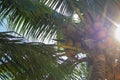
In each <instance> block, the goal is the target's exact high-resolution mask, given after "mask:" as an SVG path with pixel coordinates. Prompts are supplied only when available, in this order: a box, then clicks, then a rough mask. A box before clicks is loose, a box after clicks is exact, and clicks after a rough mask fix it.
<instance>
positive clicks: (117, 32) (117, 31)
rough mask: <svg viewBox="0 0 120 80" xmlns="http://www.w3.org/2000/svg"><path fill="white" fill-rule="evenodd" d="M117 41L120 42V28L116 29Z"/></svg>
mask: <svg viewBox="0 0 120 80" xmlns="http://www.w3.org/2000/svg"><path fill="white" fill-rule="evenodd" d="M115 39H116V40H117V41H119V42H120V27H117V28H116V29H115Z"/></svg>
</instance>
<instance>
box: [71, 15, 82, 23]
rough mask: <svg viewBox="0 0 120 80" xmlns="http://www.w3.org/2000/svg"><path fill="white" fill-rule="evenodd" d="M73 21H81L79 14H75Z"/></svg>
mask: <svg viewBox="0 0 120 80" xmlns="http://www.w3.org/2000/svg"><path fill="white" fill-rule="evenodd" d="M73 21H74V22H75V23H80V21H81V20H80V18H79V16H78V14H76V13H74V14H73Z"/></svg>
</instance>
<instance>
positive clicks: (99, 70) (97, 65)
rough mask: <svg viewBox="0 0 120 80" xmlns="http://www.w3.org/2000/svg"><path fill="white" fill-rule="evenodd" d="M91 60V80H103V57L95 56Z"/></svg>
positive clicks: (100, 55) (101, 55)
mask: <svg viewBox="0 0 120 80" xmlns="http://www.w3.org/2000/svg"><path fill="white" fill-rule="evenodd" d="M93 59H94V61H93V75H94V76H93V80H105V64H106V60H105V56H104V55H103V54H97V55H95V56H94V58H93Z"/></svg>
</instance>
